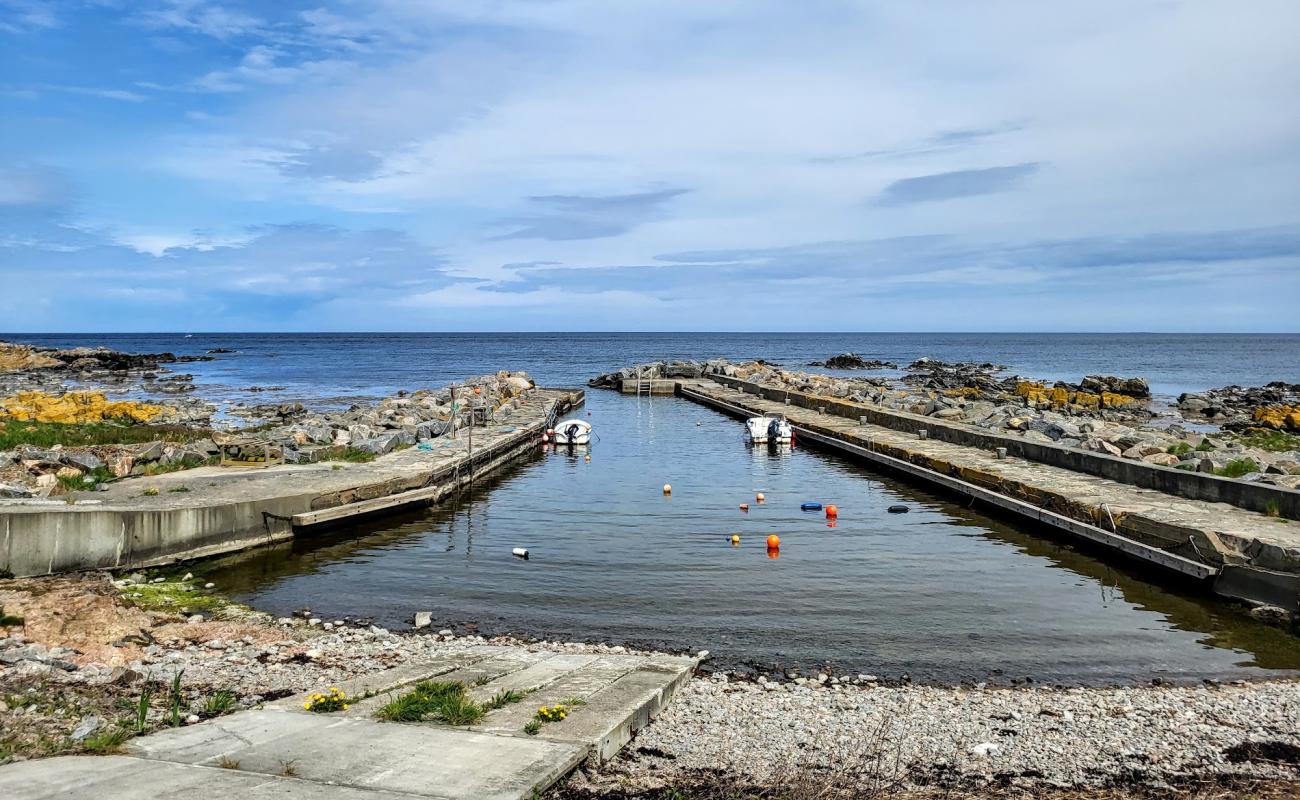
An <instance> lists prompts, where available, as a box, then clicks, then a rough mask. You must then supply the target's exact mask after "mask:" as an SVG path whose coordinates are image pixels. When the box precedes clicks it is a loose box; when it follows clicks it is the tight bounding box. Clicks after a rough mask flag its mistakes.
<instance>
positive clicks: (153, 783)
mask: <svg viewBox="0 0 1300 800" xmlns="http://www.w3.org/2000/svg"><path fill="white" fill-rule="evenodd" d="M696 664H697V661H696V659H693V658H688V657H676V656H640V655H612V654H611V655H592V654H557V653H550V652H542V651H534V650H530V649H528V648H523V647H494V646H483V647H477V648H471V649H470V650H468V651H466V652H465V653H463V654H460V655H456V656H449V657H444V658H441V659H438V660H437V661H435V662H430V663H428V664H421V665H415V664H412V665H406V666H402V667H397V668H395V669H391V670H387V671H385V672H380V673H376V674H373V675H368V676H365V677H362V678H358V679H356V680H354V681H350V682H346V683H343V684H340V688H341V689H343V691H345V692H346V693H347V694H348V695H349V696H350V697H354V698H357V699H358V700H357V702H355V703H353V704H351V705H350V708H349V709H348V710H347V711H341V712H336V713H330V714H317V713H311V712H308V711H305V710H304V709H303V708H302V703H303V697H297V698H289V699H286V700H281V701H278V702H276V703H272V704H269V705H268V706H266V707H263V708H260V709H257V710H252V711H243V712H240V713H237V714H232V715H230V716H228V717H221V718H219V719H215V720H210V721H208V722H203V723H200V724H198V725H191V726H188V727H183V728H175V729H172V730H167V731H163V732H160V733H156V734H153V735H151V736H146V737H142V738H140V739H135V740H133V741H132V742H130V743H129V744H128V746H127V748H126V751H127V755H124V756H110V757H96V756H67V757H62V758H55V759H48V760H44V761H25V762H21V763H18V764H12V765H9V766H6V767H3V768H0V797H4V798H7V799H8V798H12V800H38V799H39V800H46V799H47V798H49V799H50V800H53V798H87V800H89V799H90V798H95V799H96V800H100V799H104V800H111V799H115V798H123V799H126V798H157V797H187V798H188V797H193V796H194V794H195V793H196V792H203V793H205V794H212V793H213V792H215V795H214V796H218V797H224V796H247V797H249V798H253V799H254V800H255V799H256V798H260V797H263V796H265V797H276V798H281V797H284V798H297V797H300V796H301V797H324V798H340V799H341V800H351V799H352V798H357V799H358V800H361V799H363V798H377V799H378V800H386V799H387V798H398V797H406V798H410V797H430V798H441V799H443V800H458V799H459V798H476V799H478V798H482V800H517V799H522V798H531V797H533V796H534V795H535V793H540V792H543V791H545V790H546V789H547V788H549V787H550V786H551V785H553V784H554V783H555V782H556V781H558V780H560V779H561V778H563V777H564V776H565V775H567V774H568V773H569V772H570V771H571V770H572V769H573V768H574V767H576V766H577V765H578V764H580V763H582V762H583V761H584V760H586V759H588V758H594V759H596V760H605V759H608V758H610V757H612V756H613V755H614V754H615V753H617V752H618V751H619V749H621V748H622V747H623V745H624V744H626V743H627V742H628V741H629V740H630V739H631V737H632V736H633V735H634V734H635V732H636V731H637V729H639V728H640V727H641V726H643V725H645V724H647V723H648V722H649V721H650V720H651V719H652V718H653V717H654V715H655V714H657V713H658V712H659V710H660V709H661V708H663V706H664V705H666V704H667V703H668V701H669V700H670V699H671V698H672V696H673V694H674V693H675V692H676V690H677V689H678V688H679V687H680V686H682V685H683V684H684V683H685V682H686V681H687V680H689V679H690V676H691V674H692V672H693V671H694V669H695V666H696ZM427 679H436V680H455V681H461V682H463V683H465V684H466V685H467V686H471V687H473V688H472V689H471V690H470V694H471V697H473V698H474V699H475V700H478V701H483V700H486V699H487V698H489V697H491V696H493V695H495V694H496V693H497V692H500V691H503V690H507V689H513V690H515V691H523V692H527V693H528V694H527V695H526V696H525V697H524V699H523V700H522V701H519V702H516V703H511V704H509V705H507V706H504V707H502V708H499V709H495V710H493V711H491V712H489V713H488V714H487V715H486V716H485V717H484V718H483V720H482V721H481V722H480V723H479V724H478V725H475V726H473V727H470V728H453V727H450V726H447V725H442V724H437V723H432V722H421V723H392V722H384V721H381V720H379V719H378V718H377V717H376V716H375V712H376V711H378V709H379V708H381V707H382V706H383V705H384V704H386V703H387V702H389V701H390V700H391V699H393V698H395V697H398V696H400V695H401V694H402V693H403V692H405V691H407V690H409V687H411V686H412V685H413V684H415V683H417V682H419V681H421V680H427ZM319 688H320V689H324V688H327V687H319ZM557 703H571V704H573V705H572V707H571V711H570V714H569V716H568V718H567V719H565V720H562V721H560V722H553V723H546V724H544V725H543V726H542V728H541V730H540V731H538V732H537V733H536V734H535V735H529V734H528V733H527V732H525V730H524V727H525V726H526V725H527V724H528V723H529V722H530V721H531V720H532V719H533V715H534V714H535V713H536V711H537V709H538V707H540V706H543V705H546V706H550V705H555V704H557Z"/></svg>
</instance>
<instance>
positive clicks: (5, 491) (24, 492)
mask: <svg viewBox="0 0 1300 800" xmlns="http://www.w3.org/2000/svg"><path fill="white" fill-rule="evenodd" d="M0 497H32V490H31V489H28V488H27V487H26V486H19V485H17V484H14V483H0Z"/></svg>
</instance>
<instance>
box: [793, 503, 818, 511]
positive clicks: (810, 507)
mask: <svg viewBox="0 0 1300 800" xmlns="http://www.w3.org/2000/svg"><path fill="white" fill-rule="evenodd" d="M799 507H800V508H802V509H803V510H804V511H821V510H822V504H821V503H804V504H803V505H801V506H799Z"/></svg>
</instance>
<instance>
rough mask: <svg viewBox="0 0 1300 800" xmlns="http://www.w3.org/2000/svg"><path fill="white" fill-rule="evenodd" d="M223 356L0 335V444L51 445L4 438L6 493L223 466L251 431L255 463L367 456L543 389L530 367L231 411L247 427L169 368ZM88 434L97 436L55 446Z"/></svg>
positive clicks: (0, 476) (45, 493)
mask: <svg viewBox="0 0 1300 800" xmlns="http://www.w3.org/2000/svg"><path fill="white" fill-rule="evenodd" d="M210 352H212V353H219V354H225V353H231V352H233V351H230V350H227V349H223V348H217V349H215V350H213V351H210ZM214 357H215V356H212V355H205V356H176V355H174V354H171V353H154V354H143V355H136V354H129V353H120V352H117V351H114V350H108V349H106V348H93V349H92V348H76V349H72V350H56V349H52V348H38V347H29V346H26V345H15V344H8V343H4V342H0V443H2V442H4V441H5V440H6V439H10V440H18V441H21V440H22V439H24V438H26V439H31V440H42V439H48V440H50V441H51V443H42V444H34V443H31V442H26V443H21V444H16V445H14V446H12V447H5V446H4V445H3V444H0V498H45V497H51V496H58V497H65V498H66V497H72V498H73V499H74V500H75V496H76V495H77V494H78V493H81V492H89V491H95V490H98V489H101V488H107V486H108V485H109V484H110V483H112V482H113V481H116V480H122V479H128V478H138V477H142V476H144V477H147V476H152V475H156V474H158V473H160V472H169V471H174V470H179V469H188V468H192V467H195V466H202V465H205V464H210V463H213V462H214V461H215V459H216V457H217V455H218V453H219V452H220V446H219V444H221V443H225V442H229V441H231V440H232V438H233V437H237V436H239V435H241V434H247V435H251V436H253V437H255V438H256V440H257V442H258V444H256V445H254V446H253V447H252V448H251V449H250V451H249V453H250V455H252V456H254V457H257V458H265V456H266V451H265V449H264V446H263V444H262V443H263V442H265V443H266V444H267V445H269V447H270V456H271V458H272V459H275V460H283V461H285V462H287V463H311V462H318V461H329V460H337V459H346V460H353V461H364V460H368V459H371V458H375V457H377V456H381V455H384V454H386V453H389V452H392V451H393V450H397V449H401V448H404V447H413V446H417V445H419V444H420V443H423V442H427V441H430V440H432V439H436V438H438V437H440V436H443V435H445V434H446V433H448V432H449V431H450V430H451V428H452V426H453V424H454V425H455V426H456V427H458V428H459V427H463V426H465V425H467V424H469V420H470V418H471V415H478V416H484V415H487V416H494V415H496V414H498V413H500V412H502V411H508V409H509V408H511V407H514V406H515V405H517V402H518V401H517V399H516V398H519V397H520V396H521V395H523V394H524V393H525V392H527V391H528V390H530V389H531V388H532V387H533V385H534V384H533V381H532V380H531V379H530V378H529V377H528V375H527V373H523V372H514V373H510V372H497V373H493V374H487V375H478V376H471V377H468V378H466V379H465V380H464V381H462V382H460V383H459V384H457V386H456V387H455V389H453V387H450V386H448V387H443V388H440V389H419V390H416V391H411V392H408V391H400V392H398V393H397V394H395V395H392V396H390V397H385V398H382V399H380V400H378V401H376V402H371V403H361V404H354V405H352V406H350V407H349V408H347V409H343V410H330V409H317V408H310V407H308V406H306V405H304V404H303V403H280V404H259V405H252V406H246V405H240V406H233V407H230V408H229V409H227V410H226V413H227V414H228V415H229V416H230V417H232V418H237V419H238V420H240V422H239V423H237V424H234V425H231V424H220V425H219V424H218V423H217V421H216V420H215V417H216V415H217V412H218V406H217V405H216V404H215V403H212V402H209V401H207V400H205V399H203V398H202V397H200V396H197V393H196V389H195V386H194V384H193V383H191V382H190V380H191V377H192V376H189V375H184V374H166V373H167V372H168V370H167V368H166V367H165V366H163V365H165V364H175V363H182V362H186V361H196V360H212V359H213V358H214ZM454 393H456V394H455V396H454V397H453V394H454ZM181 394H187V395H188V396H184V397H180V396H177V395H181ZM154 395H161V396H160V397H155V396H154ZM118 396H127V397H130V398H132V399H114V398H116V397H118ZM137 397H145V398H147V399H134V398H137ZM41 426H45V427H44V428H42V427H41ZM78 435H80V436H82V437H83V438H85V439H90V440H93V442H94V443H93V444H90V443H87V444H81V443H78V442H68V443H64V442H62V441H53V440H55V439H58V438H59V437H64V438H73V439H75V438H76V437H77V436H78ZM234 446H235V447H237V446H238V445H234ZM230 454H231V453H228V455H230ZM233 455H235V456H236V457H238V456H239V455H240V453H239V452H238V451H235V452H233Z"/></svg>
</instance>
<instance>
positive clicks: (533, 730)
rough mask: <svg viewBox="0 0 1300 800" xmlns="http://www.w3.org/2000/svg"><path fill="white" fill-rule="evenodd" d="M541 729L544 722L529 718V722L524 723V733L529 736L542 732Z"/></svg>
mask: <svg viewBox="0 0 1300 800" xmlns="http://www.w3.org/2000/svg"><path fill="white" fill-rule="evenodd" d="M541 730H542V723H541V722H539V721H538V720H535V719H530V720H528V723H527V724H526V725H524V733H526V734H528V735H529V736H536V735H537V734H538V733H541Z"/></svg>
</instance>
